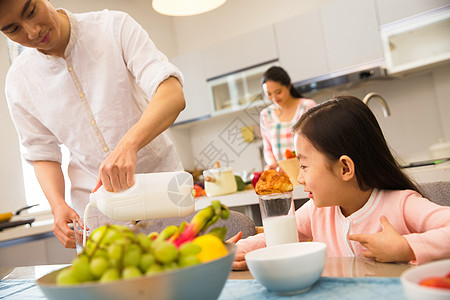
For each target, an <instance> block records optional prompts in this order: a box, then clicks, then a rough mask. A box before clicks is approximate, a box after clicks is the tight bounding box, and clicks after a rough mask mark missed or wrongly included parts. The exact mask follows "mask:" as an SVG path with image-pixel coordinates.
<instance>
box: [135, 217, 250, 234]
mask: <svg viewBox="0 0 450 300" xmlns="http://www.w3.org/2000/svg"><path fill="white" fill-rule="evenodd" d="M194 215H195V213H194V214H191V215H189V216H187V217H174V218H161V219H152V220H146V221H142V222H139V223H138V224H137V225H136V232H143V233H150V232H153V231H156V232H161V230H163V229H164V228H166V227H167V226H169V225H176V226H180V224H181V223H183V222H184V221H186V222H188V223H189V222H190V221H191V220H192V218H193V217H194ZM224 226H225V227H227V234H226V236H225V240H227V239H229V238H231V237H232V236H234V235H236V234H237V233H239V231H242V238H246V237H248V236H251V235H254V234H256V230H255V223H254V222H253V221H252V219H250V218H249V217H247V216H246V215H244V214H243V213H240V212H237V211H234V210H230V216H229V217H228V219H226V220H222V219H220V220H219V221H217V223H215V224H214V225H212V226H211V227H210V228H209V229H208V231H209V230H211V229H212V228H214V227H224Z"/></svg>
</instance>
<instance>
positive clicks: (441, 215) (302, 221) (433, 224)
mask: <svg viewBox="0 0 450 300" xmlns="http://www.w3.org/2000/svg"><path fill="white" fill-rule="evenodd" d="M293 132H294V133H295V150H296V153H297V155H298V160H299V162H300V173H299V176H298V181H299V183H301V184H302V185H303V186H304V190H305V191H306V192H309V198H310V199H311V200H310V201H308V202H307V203H306V204H304V205H303V206H302V207H300V208H299V209H298V210H297V211H296V219H297V229H298V235H299V239H300V241H307V240H309V239H313V240H314V241H319V242H324V243H326V244H327V245H328V247H327V255H328V256H330V257H333V256H358V255H363V256H365V257H369V258H373V259H375V260H376V261H381V262H411V263H416V264H421V263H425V262H428V261H432V260H437V259H442V258H448V257H450V247H449V246H448V245H450V207H446V206H439V205H437V204H435V203H433V202H431V201H429V200H427V199H425V198H423V197H422V196H421V195H420V194H419V189H418V188H417V187H416V186H415V185H414V183H412V182H411V180H410V179H408V177H407V176H406V175H405V174H403V172H402V171H401V170H400V169H399V167H398V165H397V163H396V161H395V159H394V158H393V156H392V154H391V153H390V151H389V148H388V146H387V144H386V141H385V139H384V136H383V133H382V131H381V128H380V127H379V125H378V122H377V120H376V118H375V116H374V115H373V114H372V112H371V111H370V109H369V108H368V107H367V106H366V105H365V104H364V103H363V102H362V101H361V100H359V99H357V98H355V97H352V96H341V97H336V98H333V99H332V100H329V101H327V102H324V103H322V104H320V105H318V106H316V107H313V108H311V109H309V110H308V111H307V112H306V113H305V114H304V115H303V116H302V117H301V119H300V120H299V121H298V122H297V124H295V126H294V127H293ZM237 239H238V237H235V239H234V241H236V240H237ZM237 246H238V252H237V255H236V259H235V262H234V264H233V268H234V269H246V263H245V253H247V252H249V251H252V250H255V249H257V248H261V247H265V246H266V244H265V239H264V234H258V235H256V236H252V237H249V238H247V239H244V240H241V241H239V242H238V243H237Z"/></svg>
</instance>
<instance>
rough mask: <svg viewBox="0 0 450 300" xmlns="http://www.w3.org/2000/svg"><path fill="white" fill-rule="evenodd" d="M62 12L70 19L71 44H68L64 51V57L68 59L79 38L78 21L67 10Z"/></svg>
mask: <svg viewBox="0 0 450 300" xmlns="http://www.w3.org/2000/svg"><path fill="white" fill-rule="evenodd" d="M60 10H61V11H62V12H64V13H65V14H66V15H67V17H68V18H69V23H70V37H69V43H68V44H67V47H66V50H65V51H64V56H65V57H68V56H69V54H70V52H71V51H72V49H73V47H74V46H75V43H76V41H77V38H78V21H77V19H76V17H75V16H74V15H73V14H72V13H71V12H70V11H67V10H65V9H60Z"/></svg>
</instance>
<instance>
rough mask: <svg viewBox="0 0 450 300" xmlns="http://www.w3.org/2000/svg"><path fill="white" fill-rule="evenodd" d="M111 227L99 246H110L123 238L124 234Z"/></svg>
mask: <svg viewBox="0 0 450 300" xmlns="http://www.w3.org/2000/svg"><path fill="white" fill-rule="evenodd" d="M113 226H115V225H113ZM113 226H111V227H110V228H109V230H108V231H107V232H106V236H105V237H104V238H103V239H102V240H101V241H100V245H101V246H103V245H111V244H112V243H114V242H115V241H121V240H123V239H124V238H125V236H124V234H123V233H122V232H121V231H119V230H118V229H117V228H114V227H113Z"/></svg>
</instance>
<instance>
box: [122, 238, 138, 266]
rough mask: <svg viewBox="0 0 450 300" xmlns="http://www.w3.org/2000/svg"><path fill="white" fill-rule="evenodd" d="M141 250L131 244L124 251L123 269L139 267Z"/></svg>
mask: <svg viewBox="0 0 450 300" xmlns="http://www.w3.org/2000/svg"><path fill="white" fill-rule="evenodd" d="M141 253H142V250H141V248H140V247H139V246H138V245H136V244H131V245H129V246H128V248H127V249H126V250H125V253H124V254H123V265H124V266H125V267H129V266H135V267H137V266H138V265H139V261H140V260H141Z"/></svg>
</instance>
